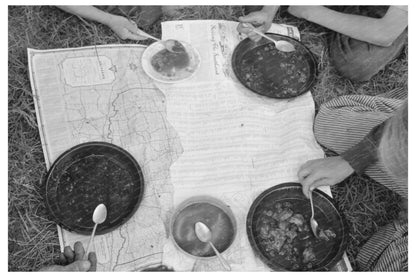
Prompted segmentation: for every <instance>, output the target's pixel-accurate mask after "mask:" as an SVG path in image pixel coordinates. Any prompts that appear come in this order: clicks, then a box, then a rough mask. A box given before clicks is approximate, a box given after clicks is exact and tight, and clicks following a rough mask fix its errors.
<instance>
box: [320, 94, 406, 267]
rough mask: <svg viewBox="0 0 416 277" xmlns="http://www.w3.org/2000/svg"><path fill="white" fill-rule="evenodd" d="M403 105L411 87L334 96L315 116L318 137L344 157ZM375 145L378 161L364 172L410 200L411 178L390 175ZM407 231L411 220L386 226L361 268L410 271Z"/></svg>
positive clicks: (361, 258)
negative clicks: (379, 158) (408, 182)
mask: <svg viewBox="0 0 416 277" xmlns="http://www.w3.org/2000/svg"><path fill="white" fill-rule="evenodd" d="M402 105H407V90H404V89H403V88H399V89H395V90H393V91H391V92H389V93H386V94H382V95H378V96H368V95H347V96H341V97H339V98H336V99H333V100H331V101H329V102H327V103H325V104H323V105H322V106H321V108H320V110H319V113H318V115H317V117H316V119H315V126H314V131H315V136H316V139H317V141H318V142H319V143H320V144H322V145H323V146H325V147H326V148H328V149H330V150H332V151H334V152H336V153H338V154H340V155H341V156H342V155H343V154H345V153H347V152H348V151H350V150H351V149H353V148H354V147H356V146H357V145H359V144H363V142H364V144H367V145H368V144H369V143H368V142H367V143H365V139H366V138H367V137H368V134H369V132H370V130H372V129H373V130H374V129H376V128H377V126H378V125H380V124H382V123H383V122H385V121H386V120H387V119H389V118H390V117H391V116H393V115H394V113H395V112H396V111H397V110H398V109H399V108H400V107H401V106H402ZM370 147H371V144H370ZM373 147H374V149H375V151H374V153H372V154H371V155H370V156H374V157H375V159H374V162H373V163H372V164H371V165H368V164H367V165H366V166H365V168H364V169H363V172H362V173H364V174H366V175H368V176H370V177H371V178H372V179H374V180H375V181H377V182H379V183H380V184H382V185H384V186H386V187H388V188H389V189H391V190H393V191H395V192H397V193H398V194H400V195H401V196H402V197H403V198H406V199H407V181H406V180H407V178H403V179H399V178H395V177H393V176H389V174H388V173H387V170H386V169H385V167H384V166H383V164H382V163H381V162H380V161H379V160H378V159H377V145H373ZM350 152H351V151H350ZM353 152H354V153H355V154H354V155H355V157H354V158H353V159H355V160H364V161H373V159H369V158H368V157H367V156H365V155H367V154H368V153H367V154H363V153H364V152H366V151H363V152H360V151H359V149H355V151H353ZM348 157H351V154H348ZM353 168H354V166H353ZM354 169H355V168H354ZM407 230H408V229H407V219H406V220H396V221H394V222H393V223H390V224H388V225H386V226H384V227H382V228H381V229H380V230H379V231H378V232H377V233H376V234H374V235H373V236H372V237H371V238H370V240H369V241H368V242H367V243H366V244H365V245H364V246H363V247H362V249H361V250H360V252H359V254H358V256H357V262H358V265H359V268H360V270H363V271H407V270H408V234H407Z"/></svg>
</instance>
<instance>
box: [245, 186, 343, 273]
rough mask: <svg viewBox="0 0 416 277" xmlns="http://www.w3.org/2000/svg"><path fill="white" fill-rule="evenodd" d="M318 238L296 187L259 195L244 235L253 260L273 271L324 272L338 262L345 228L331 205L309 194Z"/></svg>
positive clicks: (323, 196) (318, 194)
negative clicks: (248, 243) (312, 200)
mask: <svg viewBox="0 0 416 277" xmlns="http://www.w3.org/2000/svg"><path fill="white" fill-rule="evenodd" d="M313 199H314V208H315V219H316V220H317V221H318V223H319V228H318V237H315V236H314V235H313V233H312V230H311V228H310V224H309V218H310V216H311V209H310V203H309V200H308V199H306V197H305V196H304V195H303V193H302V186H301V185H300V184H297V183H285V184H280V185H277V186H274V187H272V188H270V189H268V190H266V191H264V192H263V193H261V194H260V195H259V196H258V197H257V198H256V200H254V202H253V204H252V205H251V208H250V211H249V213H248V216H247V235H248V238H249V241H250V244H251V246H252V248H253V250H254V252H255V253H256V255H257V256H259V258H260V259H261V260H262V261H263V262H264V263H265V264H267V265H268V266H269V267H270V268H271V269H273V270H276V271H281V270H289V271H326V270H331V268H332V267H333V266H334V265H335V264H336V263H337V262H338V261H339V260H340V259H341V258H342V255H343V254H344V251H345V249H346V246H347V238H348V227H347V224H346V220H345V219H344V216H343V215H342V214H341V213H340V212H339V210H338V209H337V207H336V205H335V203H334V201H333V200H332V199H331V198H330V197H329V196H328V195H326V194H325V193H324V192H322V191H319V190H314V191H313Z"/></svg>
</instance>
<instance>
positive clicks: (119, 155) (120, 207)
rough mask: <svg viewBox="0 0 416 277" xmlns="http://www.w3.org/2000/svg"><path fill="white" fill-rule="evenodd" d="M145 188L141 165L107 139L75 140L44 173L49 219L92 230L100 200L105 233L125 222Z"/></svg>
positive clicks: (100, 231) (68, 227) (71, 228)
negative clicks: (78, 141)
mask: <svg viewBox="0 0 416 277" xmlns="http://www.w3.org/2000/svg"><path fill="white" fill-rule="evenodd" d="M143 193H144V180H143V175H142V171H141V169H140V166H139V164H138V163H137V162H136V160H135V159H134V158H133V156H131V155H130V154H129V153H128V152H127V151H126V150H124V149H122V148H120V147H118V146H116V145H113V144H110V143H106V142H87V143H83V144H79V145H77V146H75V147H73V148H71V149H69V150H67V151H66V152H64V153H63V154H62V155H60V156H59V157H58V158H57V159H56V161H55V162H54V163H53V165H52V167H51V168H50V169H49V171H48V173H47V175H46V181H45V200H46V207H47V209H48V212H49V214H50V215H51V216H52V219H53V220H54V221H55V222H56V223H57V224H59V225H60V226H61V227H62V228H64V229H66V230H69V231H74V232H77V233H80V234H86V235H87V234H90V233H91V231H92V229H93V227H94V222H93V221H92V215H93V212H94V209H95V207H96V206H97V205H98V204H100V203H104V204H105V205H106V207H107V219H106V220H105V221H104V223H102V224H99V225H98V227H97V231H96V233H97V234H104V233H107V232H110V231H112V230H114V229H115V228H117V227H119V226H120V225H122V224H124V223H125V222H126V221H127V220H128V219H129V218H130V217H131V216H132V215H133V214H134V213H135V211H136V210H137V208H138V207H139V204H140V202H141V200H142V197H143Z"/></svg>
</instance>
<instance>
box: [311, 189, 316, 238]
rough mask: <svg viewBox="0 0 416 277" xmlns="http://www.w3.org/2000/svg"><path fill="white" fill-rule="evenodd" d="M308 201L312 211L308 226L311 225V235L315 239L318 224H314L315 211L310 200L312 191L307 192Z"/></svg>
mask: <svg viewBox="0 0 416 277" xmlns="http://www.w3.org/2000/svg"><path fill="white" fill-rule="evenodd" d="M309 200H310V202H311V210H312V215H311V219H310V224H311V229H312V233H313V235H314V236H315V237H318V222H316V220H315V218H314V217H315V211H314V208H313V200H312V191H309Z"/></svg>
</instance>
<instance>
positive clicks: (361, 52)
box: [330, 35, 379, 81]
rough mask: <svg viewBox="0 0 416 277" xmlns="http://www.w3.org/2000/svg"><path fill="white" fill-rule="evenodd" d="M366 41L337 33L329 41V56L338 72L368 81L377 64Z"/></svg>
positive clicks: (344, 75)
mask: <svg viewBox="0 0 416 277" xmlns="http://www.w3.org/2000/svg"><path fill="white" fill-rule="evenodd" d="M373 54H374V53H373V52H372V51H370V50H369V45H368V43H365V42H360V41H357V40H353V39H350V38H348V37H346V36H342V35H337V36H335V38H334V39H333V41H332V42H331V47H330V58H331V62H332V65H333V66H334V67H335V69H336V70H337V71H338V73H339V74H340V75H341V76H343V77H345V78H348V79H350V80H352V81H368V80H369V79H371V77H373V76H374V75H375V74H376V73H377V72H378V71H379V66H378V63H379V62H377V61H375V59H374V57H373Z"/></svg>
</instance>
